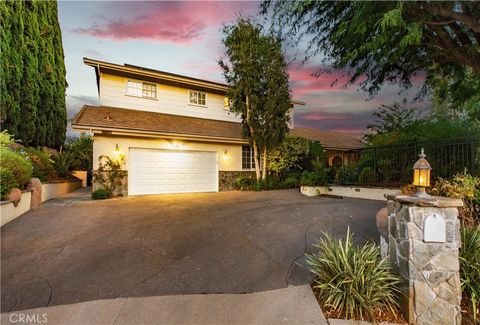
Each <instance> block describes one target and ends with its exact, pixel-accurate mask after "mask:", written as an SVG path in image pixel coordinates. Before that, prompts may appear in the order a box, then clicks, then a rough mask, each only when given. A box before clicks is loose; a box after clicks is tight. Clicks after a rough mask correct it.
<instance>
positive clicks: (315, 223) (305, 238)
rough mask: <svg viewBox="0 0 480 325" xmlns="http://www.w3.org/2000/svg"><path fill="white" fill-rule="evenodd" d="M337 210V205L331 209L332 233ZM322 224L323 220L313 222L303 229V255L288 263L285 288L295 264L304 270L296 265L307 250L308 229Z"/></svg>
mask: <svg viewBox="0 0 480 325" xmlns="http://www.w3.org/2000/svg"><path fill="white" fill-rule="evenodd" d="M336 210H337V205H336V204H335V205H334V207H333V211H332V213H331V214H332V233H335V211H336ZM322 222H325V220H320V221H318V222H314V223H312V224H311V225H309V226H308V227H307V228H306V229H305V232H304V246H303V253H302V255H299V256H297V257H295V259H294V260H293V261H292V263H290V266H289V268H288V271H287V275H286V276H285V283H286V284H287V286H288V285H289V284H290V282H289V281H288V279H289V277H290V275H291V273H292V270H293V267H294V266H295V264H297V265H298V266H299V267H302V268H304V266H303V265H300V264H299V263H297V260H298V259H300V258H302V257H304V256H305V254H307V249H308V247H307V246H308V244H307V238H308V237H307V235H308V232H309V231H310V229H311V228H312V227H313V226H316V225H318V224H319V223H322Z"/></svg>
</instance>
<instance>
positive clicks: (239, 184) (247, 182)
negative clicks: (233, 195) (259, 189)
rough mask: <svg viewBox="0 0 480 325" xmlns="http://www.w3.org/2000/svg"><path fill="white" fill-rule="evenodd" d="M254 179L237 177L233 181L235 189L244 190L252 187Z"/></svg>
mask: <svg viewBox="0 0 480 325" xmlns="http://www.w3.org/2000/svg"><path fill="white" fill-rule="evenodd" d="M253 184H255V180H254V179H252V178H250V177H239V178H237V180H236V181H235V188H236V189H237V190H241V191H246V190H249V189H251V188H252V186H253Z"/></svg>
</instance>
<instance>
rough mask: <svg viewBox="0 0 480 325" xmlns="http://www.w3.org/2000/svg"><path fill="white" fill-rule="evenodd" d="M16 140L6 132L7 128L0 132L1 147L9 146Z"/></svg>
mask: <svg viewBox="0 0 480 325" xmlns="http://www.w3.org/2000/svg"><path fill="white" fill-rule="evenodd" d="M16 141H17V140H15V138H14V137H13V135H11V134H10V133H8V130H3V131H2V132H0V146H2V147H10V145H12V144H14V143H15V142H16Z"/></svg>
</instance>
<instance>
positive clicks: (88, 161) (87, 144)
mask: <svg viewBox="0 0 480 325" xmlns="http://www.w3.org/2000/svg"><path fill="white" fill-rule="evenodd" d="M63 149H64V150H66V151H68V152H70V153H71V156H72V158H73V159H72V161H71V162H70V166H69V170H70V171H75V170H85V171H87V180H88V183H89V184H90V183H91V180H92V170H93V161H92V157H93V138H92V137H91V136H90V135H88V134H86V133H82V134H81V135H80V137H79V138H73V137H72V138H68V139H67V141H66V143H65V145H64V146H63Z"/></svg>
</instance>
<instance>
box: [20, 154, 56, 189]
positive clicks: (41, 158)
mask: <svg viewBox="0 0 480 325" xmlns="http://www.w3.org/2000/svg"><path fill="white" fill-rule="evenodd" d="M19 152H20V154H21V155H22V156H24V157H25V159H27V160H28V161H30V163H31V164H32V167H33V169H32V177H36V178H38V179H40V181H42V182H45V181H48V180H51V179H52V178H55V176H56V174H55V168H54V167H53V162H54V161H53V159H52V155H51V153H50V152H48V151H47V150H46V149H36V148H32V147H22V148H21V149H20V150H19Z"/></svg>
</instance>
